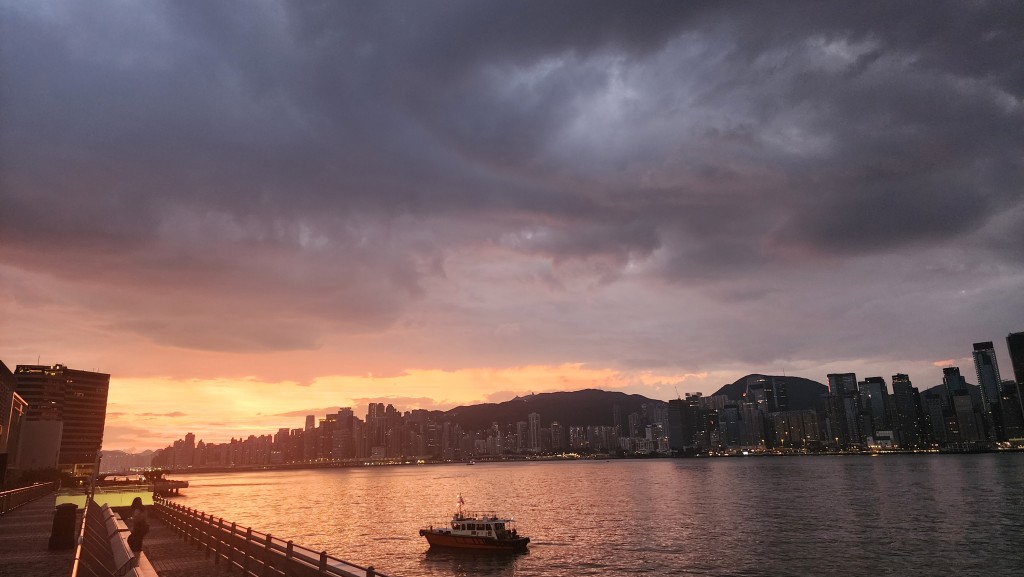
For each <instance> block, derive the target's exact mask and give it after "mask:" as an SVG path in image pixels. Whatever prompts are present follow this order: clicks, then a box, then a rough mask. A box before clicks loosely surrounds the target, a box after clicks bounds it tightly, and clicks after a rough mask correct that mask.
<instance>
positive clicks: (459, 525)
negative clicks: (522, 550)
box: [451, 513, 516, 539]
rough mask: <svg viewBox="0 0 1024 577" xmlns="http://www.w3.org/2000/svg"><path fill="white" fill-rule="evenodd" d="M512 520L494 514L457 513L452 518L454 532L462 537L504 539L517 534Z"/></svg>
mask: <svg viewBox="0 0 1024 577" xmlns="http://www.w3.org/2000/svg"><path fill="white" fill-rule="evenodd" d="M514 524H515V522H514V521H513V520H512V519H503V518H499V517H498V516H497V515H494V514H492V513H465V514H462V513H456V514H455V515H453V516H452V522H451V527H452V532H453V533H456V534H461V535H469V536H479V537H494V538H495V539H503V538H507V537H510V536H513V535H515V534H516V530H515V526H514Z"/></svg>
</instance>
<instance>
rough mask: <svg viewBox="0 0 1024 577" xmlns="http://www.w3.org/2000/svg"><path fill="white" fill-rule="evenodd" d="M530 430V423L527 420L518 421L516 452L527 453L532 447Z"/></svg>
mask: <svg viewBox="0 0 1024 577" xmlns="http://www.w3.org/2000/svg"><path fill="white" fill-rule="evenodd" d="M529 430H530V427H529V425H528V424H527V423H526V421H519V422H518V423H516V452H517V453H525V452H526V449H528V448H529V447H530V434H529V433H528V431H529Z"/></svg>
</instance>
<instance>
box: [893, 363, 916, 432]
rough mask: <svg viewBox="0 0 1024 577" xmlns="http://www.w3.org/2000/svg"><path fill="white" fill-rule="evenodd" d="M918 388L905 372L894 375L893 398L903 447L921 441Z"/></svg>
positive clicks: (897, 429)
mask: <svg viewBox="0 0 1024 577" xmlns="http://www.w3.org/2000/svg"><path fill="white" fill-rule="evenodd" d="M916 393H917V389H915V388H914V384H913V383H911V382H910V377H908V376H907V375H904V374H903V373H897V374H895V375H893V376H892V400H893V405H895V407H894V408H895V417H896V418H895V421H896V422H895V428H896V434H897V435H898V437H897V438H898V439H899V443H900V445H901V446H903V447H915V446H917V445H918V444H920V442H921V437H920V435H919V433H918V420H919V419H918V414H919V413H920V409H919V407H918V406H917V395H916Z"/></svg>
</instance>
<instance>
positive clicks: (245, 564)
mask: <svg viewBox="0 0 1024 577" xmlns="http://www.w3.org/2000/svg"><path fill="white" fill-rule="evenodd" d="M251 547H252V527H249V528H248V529H246V530H245V547H244V556H243V557H242V575H243V576H244V575H248V574H249V557H250V556H251V555H252V551H251V550H250V548H251Z"/></svg>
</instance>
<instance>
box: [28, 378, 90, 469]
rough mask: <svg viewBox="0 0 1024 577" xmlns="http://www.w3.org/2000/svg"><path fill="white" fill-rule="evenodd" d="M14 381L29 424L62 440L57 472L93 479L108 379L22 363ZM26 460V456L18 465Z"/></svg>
mask: <svg viewBox="0 0 1024 577" xmlns="http://www.w3.org/2000/svg"><path fill="white" fill-rule="evenodd" d="M14 378H15V381H16V383H17V392H18V394H19V395H21V397H22V398H24V399H25V402H26V403H28V408H27V410H26V412H25V422H26V424H28V423H34V424H35V425H34V426H40V427H47V431H49V432H50V433H52V434H55V435H58V438H59V439H60V441H59V452H58V454H57V463H56V465H57V468H58V469H60V470H61V471H62V472H66V473H70V474H72V475H73V476H76V477H83V476H89V475H91V474H92V473H93V472H94V471H95V467H96V463H97V461H98V458H99V450H100V446H101V445H102V444H103V427H104V424H105V422H106V414H107V389H108V388H109V387H110V375H108V374H106V373H94V372H90V371H80V370H76V369H69V368H67V367H65V366H64V365H53V366H45V365H18V367H17V368H16V369H15V371H14ZM58 423H59V424H60V426H59V427H58V426H57V424H58ZM58 428H59V429H60V432H59V434H58V433H56V430H57V429H58ZM48 434H49V433H48ZM27 437H28V435H25V436H24V437H23V439H22V441H23V443H22V447H24V446H25V444H24V441H25V440H26V438H27ZM27 458H29V455H28V454H27V452H23V453H22V454H21V455H20V456H19V461H21V460H22V459H27Z"/></svg>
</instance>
